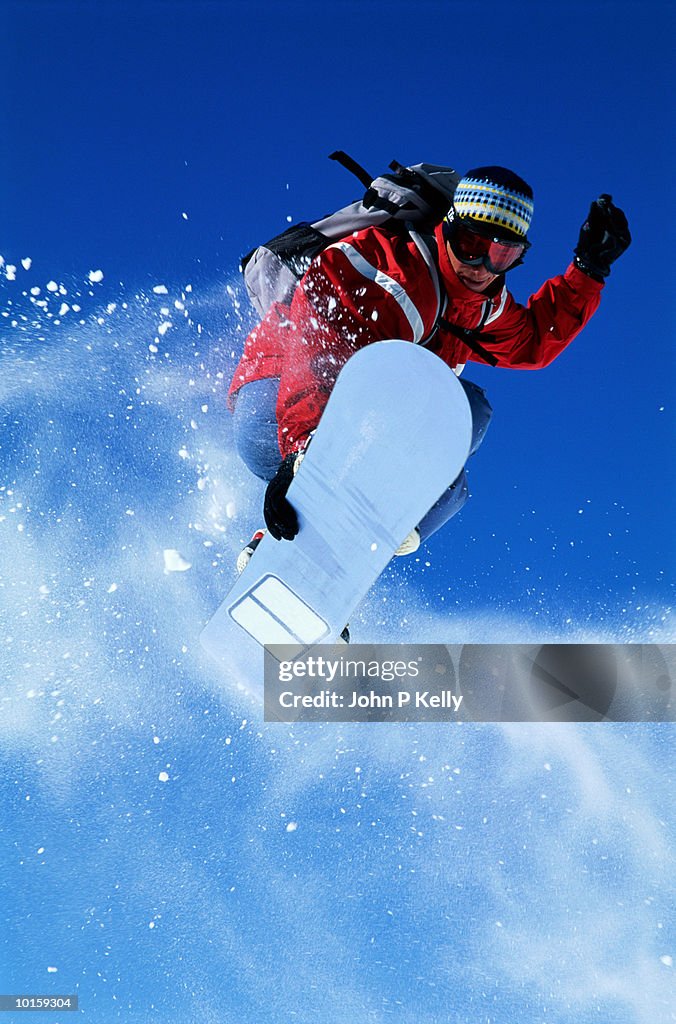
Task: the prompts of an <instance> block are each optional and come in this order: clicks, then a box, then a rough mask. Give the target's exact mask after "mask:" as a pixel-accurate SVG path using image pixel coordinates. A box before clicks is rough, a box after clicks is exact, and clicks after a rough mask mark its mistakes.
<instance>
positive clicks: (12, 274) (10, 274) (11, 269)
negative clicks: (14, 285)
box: [5, 263, 16, 281]
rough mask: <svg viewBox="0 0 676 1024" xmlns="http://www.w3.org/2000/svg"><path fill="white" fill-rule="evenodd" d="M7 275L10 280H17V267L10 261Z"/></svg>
mask: <svg viewBox="0 0 676 1024" xmlns="http://www.w3.org/2000/svg"><path fill="white" fill-rule="evenodd" d="M5 277H6V278H7V280H8V281H16V267H15V266H14V264H13V263H8V264H7V266H6V267H5Z"/></svg>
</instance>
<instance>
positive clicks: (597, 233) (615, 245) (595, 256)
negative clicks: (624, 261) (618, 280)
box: [575, 193, 631, 281]
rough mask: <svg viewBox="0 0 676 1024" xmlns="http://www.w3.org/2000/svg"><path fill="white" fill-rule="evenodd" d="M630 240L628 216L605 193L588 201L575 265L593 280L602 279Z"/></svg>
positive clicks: (576, 250) (576, 251)
mask: <svg viewBox="0 0 676 1024" xmlns="http://www.w3.org/2000/svg"><path fill="white" fill-rule="evenodd" d="M630 242H631V235H630V234H629V225H628V224H627V218H626V217H625V215H624V213H623V212H622V210H620V209H619V208H618V207H617V206H615V205H614V204H613V197H612V196H609V195H606V194H605V193H604V194H603V195H601V196H599V198H598V199H595V200H594V202H593V203H592V204H591V207H590V208H589V215H588V217H587V219H586V221H585V222H584V224H583V225H582V228H581V229H580V237H579V239H578V243H577V248H576V249H575V266H576V267H579V268H580V270H581V271H582V272H583V273H585V274H587V275H588V276H589V277H593V278H594V280H595V281H604V280H605V278H606V277H607V276H608V274H609V273H610V264H611V263H613V262H614V261H615V260H616V259H617V258H618V256H621V255H622V253H623V252H624V250H625V249H627V248H628V247H629V244H630Z"/></svg>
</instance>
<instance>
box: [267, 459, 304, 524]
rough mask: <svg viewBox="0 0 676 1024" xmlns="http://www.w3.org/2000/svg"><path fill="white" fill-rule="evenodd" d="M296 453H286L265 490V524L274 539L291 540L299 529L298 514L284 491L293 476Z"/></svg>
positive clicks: (286, 489)
mask: <svg viewBox="0 0 676 1024" xmlns="http://www.w3.org/2000/svg"><path fill="white" fill-rule="evenodd" d="M297 458H298V455H297V454H293V455H287V456H286V458H285V459H284V461H283V462H282V464H281V466H280V467H279V469H278V470H277V472H276V473H275V475H274V476H273V478H272V480H271V481H270V483H269V484H268V486H267V489H266V491H265V500H264V502H263V515H264V517H265V525H266V526H267V528H268V530H269V531H270V533H271V534H272V536H273V537H274V538H275V540H282V538H284V540H293V538H294V537H295V536H296V534H297V533H298V530H299V526H298V516H297V515H296V510H295V509H294V507H293V505H292V504H291V502H290V501H289V500H288V499H287V497H286V492H287V491H288V489H289V486H290V485H291V481H292V480H293V477H294V465H295V463H296V460H297Z"/></svg>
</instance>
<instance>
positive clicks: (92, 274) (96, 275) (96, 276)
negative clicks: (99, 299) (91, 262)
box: [89, 270, 103, 284]
mask: <svg viewBox="0 0 676 1024" xmlns="http://www.w3.org/2000/svg"><path fill="white" fill-rule="evenodd" d="M89 281H90V284H99V283H100V282H101V281H103V271H102V270H90V271H89Z"/></svg>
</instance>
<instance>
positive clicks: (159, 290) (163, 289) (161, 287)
mask: <svg viewBox="0 0 676 1024" xmlns="http://www.w3.org/2000/svg"><path fill="white" fill-rule="evenodd" d="M153 291H154V292H155V295H168V294H169V290H168V288H167V286H166V285H165V284H156V285H155V287H154V288H153Z"/></svg>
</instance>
